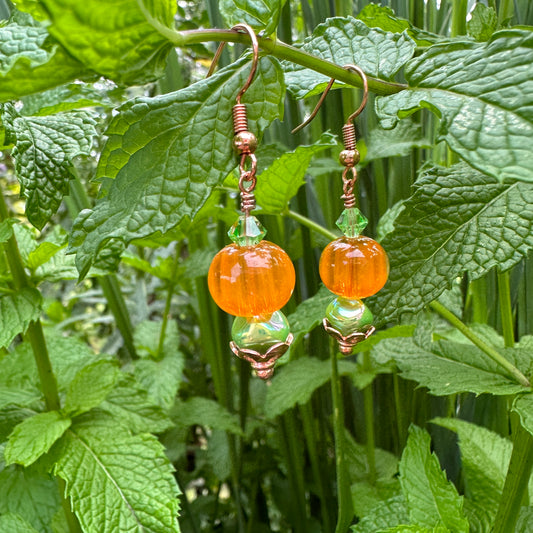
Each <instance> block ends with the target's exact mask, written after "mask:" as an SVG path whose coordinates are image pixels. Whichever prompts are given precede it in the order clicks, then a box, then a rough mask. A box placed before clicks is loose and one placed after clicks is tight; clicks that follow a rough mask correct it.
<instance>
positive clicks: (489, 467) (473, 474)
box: [432, 418, 513, 518]
mask: <svg viewBox="0 0 533 533" xmlns="http://www.w3.org/2000/svg"><path fill="white" fill-rule="evenodd" d="M432 422H433V423H434V424H438V425H439V426H442V427H445V428H448V429H450V430H451V431H454V432H455V433H457V436H458V437H459V449H460V450H461V464H462V467H463V476H464V483H465V494H466V496H467V497H468V498H469V499H471V500H473V501H474V502H477V503H479V504H482V505H483V507H484V508H485V509H486V510H487V511H489V513H490V515H491V516H492V518H495V516H496V510H497V509H498V505H499V502H500V499H501V495H502V490H503V484H504V482H505V476H506V475H507V469H508V467H509V460H510V458H511V452H512V449H513V445H512V443H511V441H510V440H509V439H505V438H503V437H501V436H500V435H498V434H497V433H494V432H493V431H490V430H488V429H486V428H484V427H480V426H477V425H475V424H471V423H470V422H465V421H464V420H459V419H458V418H435V419H433V420H432Z"/></svg>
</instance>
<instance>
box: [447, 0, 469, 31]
mask: <svg viewBox="0 0 533 533" xmlns="http://www.w3.org/2000/svg"><path fill="white" fill-rule="evenodd" d="M467 13H468V1H467V0H453V12H452V30H451V37H457V36H458V35H466V15H467Z"/></svg>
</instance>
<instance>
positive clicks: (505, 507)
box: [493, 424, 533, 533]
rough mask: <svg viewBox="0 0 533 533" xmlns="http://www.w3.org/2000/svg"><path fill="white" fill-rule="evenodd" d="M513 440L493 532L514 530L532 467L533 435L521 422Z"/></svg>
mask: <svg viewBox="0 0 533 533" xmlns="http://www.w3.org/2000/svg"><path fill="white" fill-rule="evenodd" d="M513 441H514V443H513V452H512V454H511V461H510V462H509V469H508V470H507V476H506V477H505V484H504V486H503V492H502V497H501V500H500V505H499V507H498V512H497V514H496V521H495V524H494V529H493V533H509V532H510V531H514V530H515V525H516V521H517V519H518V514H519V511H520V506H521V505H522V501H523V499H524V495H525V494H526V491H527V487H528V482H529V477H530V475H531V468H532V467H533V437H532V436H531V434H530V433H529V431H527V430H525V429H524V428H523V427H522V424H518V425H517V427H516V432H515V434H514V439H513Z"/></svg>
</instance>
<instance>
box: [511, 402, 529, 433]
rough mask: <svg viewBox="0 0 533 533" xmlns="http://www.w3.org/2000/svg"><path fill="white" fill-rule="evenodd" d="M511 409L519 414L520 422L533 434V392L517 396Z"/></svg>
mask: <svg viewBox="0 0 533 533" xmlns="http://www.w3.org/2000/svg"><path fill="white" fill-rule="evenodd" d="M513 411H514V412H516V413H518V415H519V416H520V422H521V423H522V426H524V428H525V429H527V431H529V432H530V433H531V434H532V435H533V394H523V395H521V396H517V397H516V399H515V401H514V402H513Z"/></svg>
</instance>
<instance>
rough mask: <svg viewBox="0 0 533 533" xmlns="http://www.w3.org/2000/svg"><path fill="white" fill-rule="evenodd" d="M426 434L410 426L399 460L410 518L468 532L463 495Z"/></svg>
mask: <svg viewBox="0 0 533 533" xmlns="http://www.w3.org/2000/svg"><path fill="white" fill-rule="evenodd" d="M430 444H431V438H430V436H429V434H428V433H427V432H426V431H424V430H422V429H420V428H418V427H416V426H411V427H410V429H409V437H408V439H407V445H406V446H405V449H404V451H403V454H402V458H401V460H400V483H401V485H402V490H403V493H404V495H405V497H406V499H407V505H408V507H409V516H410V518H411V521H412V522H414V523H415V524H419V525H421V526H426V527H429V528H433V527H435V526H446V527H447V528H448V529H449V530H450V531H452V532H454V533H461V532H465V533H467V532H468V530H469V526H468V521H467V520H466V518H465V517H464V514H463V498H462V496H459V495H458V494H457V490H456V489H455V487H454V485H453V484H452V483H450V482H449V481H448V480H447V479H446V475H445V473H444V472H443V471H442V470H441V469H440V465H439V460H438V459H437V457H436V455H435V454H432V453H431V450H430Z"/></svg>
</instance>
